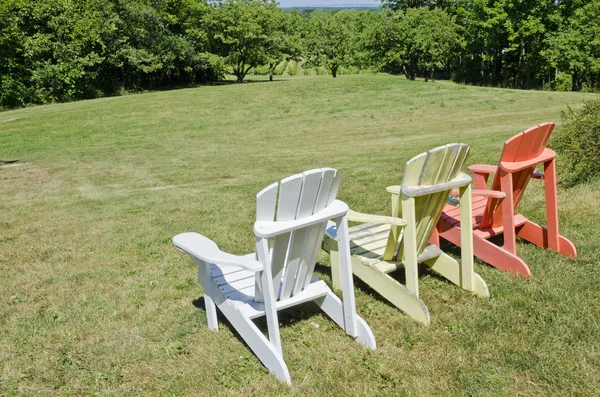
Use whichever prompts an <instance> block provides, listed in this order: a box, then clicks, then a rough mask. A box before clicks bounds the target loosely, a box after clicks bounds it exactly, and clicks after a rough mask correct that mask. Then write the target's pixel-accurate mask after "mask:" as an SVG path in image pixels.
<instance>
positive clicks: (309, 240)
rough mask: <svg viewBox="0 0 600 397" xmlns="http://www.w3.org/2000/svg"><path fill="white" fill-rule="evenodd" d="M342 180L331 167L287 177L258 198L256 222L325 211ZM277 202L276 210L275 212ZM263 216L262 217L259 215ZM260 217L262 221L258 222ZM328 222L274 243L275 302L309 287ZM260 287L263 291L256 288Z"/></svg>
mask: <svg viewBox="0 0 600 397" xmlns="http://www.w3.org/2000/svg"><path fill="white" fill-rule="evenodd" d="M340 180H341V177H340V175H339V173H338V172H337V171H336V170H334V169H331V168H325V169H316V170H311V171H307V172H305V173H303V174H297V175H293V176H290V177H288V178H285V179H283V180H282V181H281V183H280V184H279V198H278V199H277V187H278V186H277V185H278V184H274V185H271V186H269V187H268V188H267V189H264V190H263V191H261V193H259V196H260V197H259V196H257V211H256V212H257V220H270V221H272V220H273V216H274V214H275V212H276V216H275V219H274V220H276V221H289V220H295V219H302V218H306V217H309V216H311V215H313V214H315V213H316V212H319V211H321V210H323V209H324V208H325V207H326V206H327V205H329V204H330V203H331V202H332V201H333V200H334V199H335V196H336V194H337V190H338V188H339V184H340ZM275 202H276V207H277V209H276V211H275ZM259 214H260V215H259ZM259 216H260V217H261V218H262V219H259ZM326 225H327V222H326V221H325V222H321V223H319V224H316V225H312V226H309V227H305V228H301V229H297V230H294V231H292V232H289V233H284V234H281V235H278V236H276V237H274V238H273V239H272V241H271V246H272V250H271V256H270V262H271V263H270V266H271V271H272V276H273V285H274V287H275V291H277V297H276V299H280V300H283V299H287V298H290V297H292V296H294V295H295V294H297V293H299V292H301V291H302V290H303V289H304V288H306V286H308V285H309V284H310V280H311V278H312V273H313V270H314V266H315V262H316V256H317V252H318V249H319V247H320V242H321V240H322V238H323V234H324V231H325V227H326ZM257 288H260V287H259V286H258V285H257Z"/></svg>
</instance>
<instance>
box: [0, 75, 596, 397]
mask: <svg viewBox="0 0 600 397" xmlns="http://www.w3.org/2000/svg"><path fill="white" fill-rule="evenodd" d="M591 98H592V95H591V94H581V93H558V92H538V91H515V90H503V89H492V88H478V87H467V86H460V85H454V84H451V83H447V82H437V83H424V82H409V81H406V80H405V79H404V78H403V77H393V76H387V75H376V76H364V75H356V76H341V77H339V78H337V79H332V78H331V77H305V78H302V77H301V78H289V79H283V80H280V81H275V82H272V83H268V82H261V83H258V82H257V83H250V84H243V85H237V84H233V85H221V86H211V87H199V88H194V89H183V90H176V91H165V92H153V93H148V94H143V95H131V96H125V97H115V98H106V99H100V100H93V101H82V102H76V103H69V104H57V105H49V106H40V107H34V108H28V109H20V110H16V111H10V112H3V113H0V160H2V161H4V162H6V161H9V160H18V162H16V163H12V164H5V165H2V166H1V167H0V330H1V332H0V395H16V394H22V395H32V394H41V395H73V394H77V395H91V394H94V395H118V396H122V395H132V396H138V395H161V396H163V395H217V394H224V393H230V394H234V395H238V394H245V395H249V394H258V395H264V394H293V395H303V396H306V395H309V396H310V395H374V394H381V395H384V394H389V395H422V396H427V395H453V396H454V395H475V396H495V395H517V394H518V395H543V396H547V395H560V394H562V395H582V396H592V395H599V394H600V371H598V369H599V368H600V348H599V346H600V327H599V321H600V310H599V308H600V287H599V286H600V263H599V260H598V255H600V233H599V232H598V229H596V226H597V223H596V222H597V220H598V219H599V218H600V204H599V203H600V183H595V184H590V185H583V186H579V187H576V188H573V189H568V190H566V189H559V203H560V204H559V215H560V222H561V224H560V226H561V232H562V234H564V235H565V236H567V237H568V238H569V239H571V240H572V241H573V242H574V243H575V245H576V246H577V249H578V252H579V258H578V259H576V260H573V259H567V258H564V257H561V256H559V255H557V254H555V253H553V252H551V251H547V250H543V249H541V248H538V247H535V246H532V245H528V244H525V243H522V242H520V243H518V247H517V250H518V253H519V254H520V256H521V257H523V258H524V259H525V261H526V262H527V263H528V264H529V266H530V267H531V269H532V272H533V277H532V278H531V279H529V280H525V279H523V278H521V277H518V276H512V275H508V274H505V273H502V272H500V271H498V270H495V269H494V268H492V267H490V266H488V265H485V264H483V263H482V262H477V263H476V271H477V272H478V273H479V274H481V275H482V277H483V278H484V279H485V280H486V281H487V283H488V285H489V287H490V292H491V298H490V299H487V300H486V299H479V298H475V297H473V296H471V295H470V294H469V293H467V292H465V291H463V290H461V289H459V288H456V287H454V286H452V285H451V284H449V283H447V282H444V281H442V280H441V279H439V278H437V277H435V276H432V275H429V274H427V273H424V274H423V275H422V277H421V279H420V290H421V296H422V298H423V300H424V301H425V303H426V304H427V305H428V307H429V310H430V312H431V316H432V324H431V325H430V326H429V327H423V326H420V325H418V324H417V323H415V322H413V321H412V320H410V319H409V318H408V317H407V316H405V315H404V314H403V313H401V312H400V311H398V310H397V309H395V308H394V307H392V306H391V305H389V304H387V303H386V302H385V301H383V300H381V299H380V298H379V297H378V296H377V295H376V294H375V293H374V292H373V291H372V290H370V289H369V288H368V287H366V286H365V285H364V284H362V283H361V282H360V281H358V280H356V279H355V286H356V293H357V305H358V312H359V314H360V315H361V316H362V317H363V318H364V319H365V320H366V321H367V323H369V325H370V326H371V328H372V330H373V332H374V334H375V338H376V339H377V344H378V348H377V350H376V351H374V352H371V351H367V350H366V349H364V348H362V347H361V346H360V345H359V344H358V343H355V342H353V341H352V340H351V339H350V338H349V337H347V336H346V335H345V333H344V332H343V331H342V330H341V329H340V328H338V327H337V326H336V325H335V324H334V323H333V322H332V321H330V320H329V319H328V318H327V317H326V316H325V315H324V314H321V313H320V312H319V311H318V309H316V306H313V305H311V304H307V305H305V306H302V307H301V308H300V309H299V310H295V311H286V312H282V313H281V314H280V321H281V323H282V329H281V334H282V343H283V350H284V358H285V360H286V362H287V364H288V367H289V370H290V374H291V377H292V383H293V386H292V387H291V388H288V387H286V386H284V385H282V384H280V383H279V382H277V380H276V379H275V378H274V377H273V376H271V375H270V374H269V373H268V372H267V371H266V369H265V368H264V367H263V366H262V365H261V363H260V362H259V361H258V359H257V358H256V357H255V356H254V354H253V353H252V352H251V351H250V350H249V349H248V348H247V347H246V346H245V345H244V344H243V343H242V342H241V341H240V340H239V338H238V337H237V336H236V335H235V334H234V333H233V332H232V330H231V329H230V328H228V327H227V326H226V325H225V324H221V331H220V332H219V333H211V332H210V331H209V330H208V328H207V326H206V316H205V312H204V310H203V309H202V308H200V307H198V306H200V305H199V302H200V301H201V300H200V298H201V297H202V290H201V288H200V286H199V285H198V283H197V281H196V268H195V266H194V264H193V262H192V261H191V260H190V259H189V258H188V257H187V256H184V255H183V254H182V253H180V252H178V251H177V250H176V249H175V248H174V246H173V245H172V243H171V238H172V237H173V236H174V235H175V234H177V233H180V232H184V231H198V232H201V233H203V234H205V235H206V236H208V237H210V238H212V239H214V240H215V241H216V242H217V244H218V245H219V246H220V247H221V248H222V249H224V250H228V251H230V252H233V253H237V254H243V253H248V252H250V251H251V250H253V244H254V239H253V235H252V223H253V219H254V212H255V209H254V205H255V194H256V193H257V192H258V191H259V190H260V189H262V188H263V187H265V186H267V185H268V184H270V183H272V182H274V181H277V180H279V179H281V178H282V177H285V176H288V175H291V174H294V173H297V172H301V171H304V170H308V169H311V168H315V167H321V166H329V167H334V168H337V169H339V170H340V171H341V172H342V175H343V179H342V186H341V189H340V195H339V197H340V199H342V200H344V201H346V202H348V203H349V204H350V206H351V208H354V209H355V210H357V211H363V212H372V213H377V214H382V215H386V214H389V211H390V209H389V197H388V194H387V193H386V191H385V187H386V186H388V185H393V184H397V183H398V182H399V181H400V178H401V175H402V171H403V169H404V164H405V163H406V161H407V160H408V159H409V158H411V157H413V156H414V155H416V154H418V153H420V152H422V151H425V150H427V149H429V148H433V147H434V146H437V145H441V144H445V143H450V142H464V143H467V144H469V145H470V146H471V156H470V158H469V160H468V163H469V164H472V163H476V162H484V163H492V164H493V163H495V162H496V161H497V159H498V156H499V155H500V152H501V150H502V143H503V142H504V141H505V140H506V139H507V138H509V137H510V136H512V135H514V134H515V133H517V132H519V131H522V130H523V129H525V128H527V127H529V126H532V125H534V124H537V123H540V122H543V121H554V122H560V112H561V111H562V110H564V109H566V105H567V104H568V105H571V106H573V107H575V108H579V107H580V106H581V102H582V101H583V100H585V99H591ZM543 203H544V196H543V188H542V184H541V183H540V182H536V181H533V182H531V184H530V186H529V188H528V191H527V192H526V195H525V197H524V200H523V202H522V205H521V206H520V210H521V212H522V213H524V214H526V215H527V216H529V217H530V218H531V219H532V220H534V221H537V222H540V223H544V222H545V221H544V206H543ZM320 263H321V264H322V265H323V266H320V267H319V269H318V270H319V273H318V275H319V276H321V277H322V278H323V279H324V280H326V282H330V274H329V268H328V266H329V262H328V258H327V256H326V255H321V256H320ZM265 328H266V327H265Z"/></svg>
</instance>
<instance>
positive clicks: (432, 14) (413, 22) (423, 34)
mask: <svg viewBox="0 0 600 397" xmlns="http://www.w3.org/2000/svg"><path fill="white" fill-rule="evenodd" d="M378 42H379V43H381V47H380V48H379V49H377V43H378ZM371 43H372V47H375V50H374V52H375V53H377V52H379V53H380V54H381V57H382V60H383V62H384V65H383V68H384V69H387V70H389V71H397V70H398V69H399V68H401V70H402V72H403V73H404V74H405V75H406V78H407V79H409V80H414V79H415V77H416V75H417V73H418V72H421V73H422V74H423V75H424V76H425V78H426V79H428V78H435V71H437V70H440V69H443V68H444V67H445V66H446V65H447V64H448V62H449V61H450V60H451V59H452V58H453V57H454V56H455V55H456V54H457V53H458V51H459V50H460V49H461V47H462V46H463V45H464V43H463V40H462V38H461V36H460V35H459V33H458V27H457V25H456V24H455V22H454V20H453V18H451V17H450V16H449V15H448V14H446V13H445V12H444V11H442V10H439V9H434V10H429V9H428V8H425V7H421V8H410V9H408V10H407V11H406V12H405V13H403V12H400V11H399V12H395V13H386V14H385V20H384V22H383V23H382V24H381V26H380V27H379V29H377V30H376V31H374V32H373V34H372V36H371Z"/></svg>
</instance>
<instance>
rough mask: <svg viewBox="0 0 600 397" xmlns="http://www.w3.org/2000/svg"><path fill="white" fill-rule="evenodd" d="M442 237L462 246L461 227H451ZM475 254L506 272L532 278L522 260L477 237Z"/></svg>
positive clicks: (474, 238) (474, 240)
mask: <svg viewBox="0 0 600 397" xmlns="http://www.w3.org/2000/svg"><path fill="white" fill-rule="evenodd" d="M442 230H443V229H442ZM440 236H441V237H443V238H445V239H446V240H448V241H450V242H451V243H452V244H454V245H457V246H460V228H459V227H450V228H449V229H448V230H445V231H442V232H441V233H440ZM473 253H474V254H475V256H476V257H477V258H479V259H481V260H482V261H484V262H486V263H488V264H490V265H492V266H494V267H495V268H498V269H500V270H503V271H505V272H509V273H517V274H521V275H523V276H525V277H529V276H531V270H530V269H529V266H527V264H526V263H525V262H524V261H523V260H522V259H521V258H518V257H517V256H516V255H513V254H511V253H510V252H508V251H506V250H505V249H503V248H502V247H498V246H497V245H495V244H492V243H490V242H489V241H487V240H485V239H482V238H481V237H477V236H475V235H474V236H473Z"/></svg>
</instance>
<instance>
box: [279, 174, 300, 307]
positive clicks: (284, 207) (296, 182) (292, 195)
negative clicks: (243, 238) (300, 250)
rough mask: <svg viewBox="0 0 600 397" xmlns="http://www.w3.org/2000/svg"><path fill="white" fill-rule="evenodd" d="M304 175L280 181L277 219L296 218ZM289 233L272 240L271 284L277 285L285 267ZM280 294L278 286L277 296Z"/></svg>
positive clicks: (288, 219)
mask: <svg viewBox="0 0 600 397" xmlns="http://www.w3.org/2000/svg"><path fill="white" fill-rule="evenodd" d="M303 182H304V175H302V174H296V175H292V176H290V177H288V178H285V179H283V180H282V181H281V184H280V187H279V198H278V200H277V221H290V220H294V219H296V213H297V211H298V203H299V200H300V193H301V191H302V184H303ZM290 239H291V233H284V234H281V235H279V236H276V237H275V239H274V241H273V252H272V257H271V272H272V275H273V285H275V286H279V285H280V282H281V279H282V278H283V276H284V274H285V272H286V269H287V262H288V261H289V259H288V251H289V247H290ZM279 295H280V290H279V288H278V291H277V296H279Z"/></svg>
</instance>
